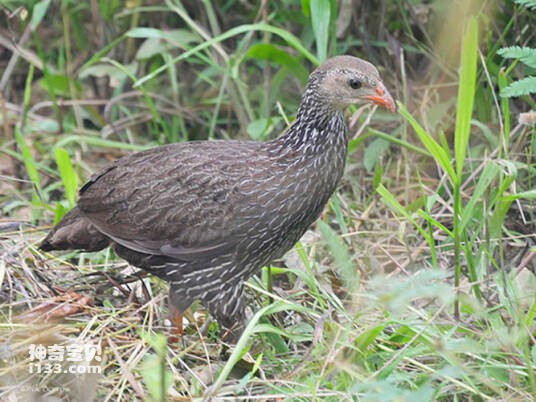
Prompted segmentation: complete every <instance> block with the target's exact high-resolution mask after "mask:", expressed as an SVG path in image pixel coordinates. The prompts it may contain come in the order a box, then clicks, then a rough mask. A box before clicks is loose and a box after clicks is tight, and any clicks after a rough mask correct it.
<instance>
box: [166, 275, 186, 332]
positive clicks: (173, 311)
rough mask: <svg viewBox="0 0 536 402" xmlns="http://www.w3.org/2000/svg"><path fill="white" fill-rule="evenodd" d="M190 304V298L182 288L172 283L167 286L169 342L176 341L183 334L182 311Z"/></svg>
mask: <svg viewBox="0 0 536 402" xmlns="http://www.w3.org/2000/svg"><path fill="white" fill-rule="evenodd" d="M190 304H192V302H191V300H189V298H187V297H186V293H185V292H183V291H182V288H181V287H180V286H178V285H176V284H174V283H171V284H170V287H169V299H168V305H169V320H170V321H171V329H170V337H169V341H170V342H178V340H179V339H180V338H182V335H183V325H182V317H183V313H184V311H185V310H186V309H187V308H188V307H189V306H190Z"/></svg>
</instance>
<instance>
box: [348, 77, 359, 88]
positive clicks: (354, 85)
mask: <svg viewBox="0 0 536 402" xmlns="http://www.w3.org/2000/svg"><path fill="white" fill-rule="evenodd" d="M348 84H350V86H351V87H352V89H359V88H361V81H359V80H358V79H356V78H351V79H350V81H348Z"/></svg>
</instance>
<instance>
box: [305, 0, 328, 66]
mask: <svg viewBox="0 0 536 402" xmlns="http://www.w3.org/2000/svg"><path fill="white" fill-rule="evenodd" d="M310 6H311V25H312V27H313V33H314V35H315V41H316V54H317V55H318V60H319V61H320V62H323V61H324V60H326V57H327V53H328V41H329V21H330V18H331V4H330V2H329V1H327V0H311V3H310Z"/></svg>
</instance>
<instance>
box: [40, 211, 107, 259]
mask: <svg viewBox="0 0 536 402" xmlns="http://www.w3.org/2000/svg"><path fill="white" fill-rule="evenodd" d="M109 245H110V239H109V238H108V237H106V236H105V235H103V234H102V233H101V232H99V231H98V229H97V228H96V227H95V226H94V225H93V224H92V223H91V222H90V221H89V220H88V219H87V218H85V217H84V216H83V215H82V213H81V212H80V210H79V209H78V207H74V208H73V209H71V210H70V211H69V212H68V213H67V214H65V216H64V217H63V219H62V220H61V221H60V222H59V223H58V224H57V225H56V226H54V227H53V228H52V230H51V231H50V232H49V233H48V235H47V237H45V239H44V240H43V241H42V242H41V244H40V245H39V248H40V249H41V250H43V251H51V250H70V249H75V250H85V251H98V250H102V249H103V248H106V247H108V246H109Z"/></svg>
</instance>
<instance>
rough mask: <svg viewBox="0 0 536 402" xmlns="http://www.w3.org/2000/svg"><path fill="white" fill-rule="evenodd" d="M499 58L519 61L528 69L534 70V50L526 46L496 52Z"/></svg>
mask: <svg viewBox="0 0 536 402" xmlns="http://www.w3.org/2000/svg"><path fill="white" fill-rule="evenodd" d="M497 54H498V55H499V56H502V57H504V58H505V59H519V61H521V62H522V63H524V64H526V65H527V66H529V67H532V68H536V49H534V48H532V47H527V46H523V47H521V46H509V47H503V48H501V49H499V50H497Z"/></svg>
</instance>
